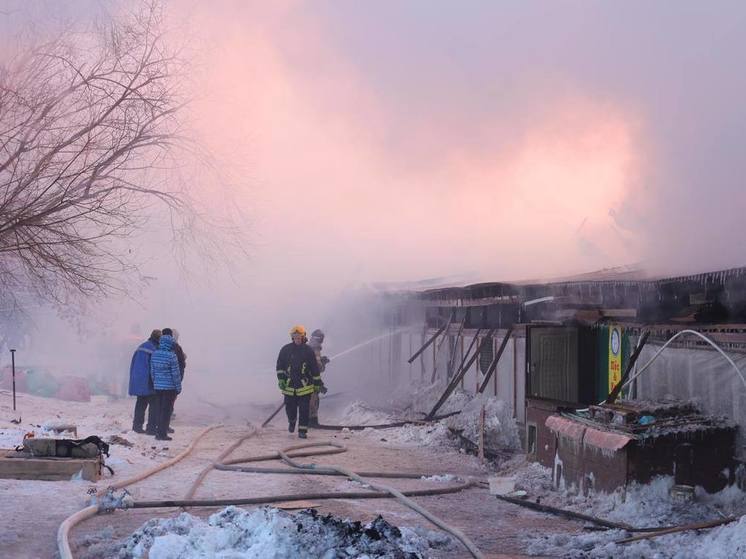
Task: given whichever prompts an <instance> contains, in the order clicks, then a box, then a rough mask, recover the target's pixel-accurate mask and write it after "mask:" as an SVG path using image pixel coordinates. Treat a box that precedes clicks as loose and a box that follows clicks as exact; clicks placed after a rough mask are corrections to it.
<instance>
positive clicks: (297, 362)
mask: <svg viewBox="0 0 746 559" xmlns="http://www.w3.org/2000/svg"><path fill="white" fill-rule="evenodd" d="M290 334H291V336H292V335H293V334H295V335H296V336H297V335H298V334H300V336H301V339H302V341H301V342H300V343H296V342H295V341H293V342H290V343H289V344H287V345H285V346H283V347H282V349H281V350H280V354H279V355H278V356H277V384H278V386H279V388H280V392H282V393H283V395H284V397H285V412H286V413H287V416H288V431H290V432H291V433H292V432H293V431H294V430H295V422H296V419H298V436H299V437H301V438H306V432H307V431H308V412H309V404H310V400H311V394H313V393H314V391H315V390H317V387H319V386H321V375H320V372H319V366H318V363H317V361H316V355H315V354H314V352H313V350H312V349H311V348H310V347H309V346H308V344H307V343H306V342H307V339H306V331H305V328H303V327H302V326H296V327H294V328H293V329H292V330H291V331H290ZM299 416H300V417H299Z"/></svg>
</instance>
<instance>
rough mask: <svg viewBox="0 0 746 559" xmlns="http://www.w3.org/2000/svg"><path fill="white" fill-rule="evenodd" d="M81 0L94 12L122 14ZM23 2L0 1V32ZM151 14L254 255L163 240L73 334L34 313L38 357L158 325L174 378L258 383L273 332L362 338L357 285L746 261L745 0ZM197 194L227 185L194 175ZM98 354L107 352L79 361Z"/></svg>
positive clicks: (269, 389)
mask: <svg viewBox="0 0 746 559" xmlns="http://www.w3.org/2000/svg"><path fill="white" fill-rule="evenodd" d="M55 4H56V3H55ZM97 5H98V6H103V8H102V10H101V13H100V14H99V15H101V14H103V16H102V17H105V16H106V14H107V13H108V14H111V13H116V11H117V9H121V8H122V4H119V3H115V2H111V3H103V4H101V3H97ZM14 9H15V8H14ZM23 9H26V8H25V7H24V6H23V5H22V4H19V5H18V10H21V13H12V14H11V15H9V16H0V20H4V21H3V22H2V25H3V29H4V30H8V31H11V30H13V28H14V26H20V25H21V24H20V23H19V22H21V21H22V20H23V17H22V16H23V14H22V11H23ZM55 9H57V10H61V11H62V12H64V13H59V14H58V15H60V16H64V17H68V18H73V19H74V18H75V17H78V16H79V17H83V16H84V13H87V12H86V11H85V10H86V6H85V4H76V5H68V6H67V7H66V8H64V9H63V8H55ZM168 10H169V14H170V16H171V17H172V18H173V20H174V21H175V22H178V25H180V26H183V32H184V35H185V36H188V37H190V38H191V40H190V48H189V49H188V52H189V56H191V57H192V58H193V64H194V68H195V70H194V73H193V75H192V76H191V80H190V87H191V88H192V90H193V91H192V93H193V98H194V103H193V104H192V106H191V107H190V119H191V122H190V126H191V128H192V129H193V130H195V131H196V132H197V134H198V137H199V140H200V142H202V143H203V144H204V145H205V146H206V147H207V148H208V149H209V150H210V151H212V153H213V154H214V155H215V158H216V161H218V162H219V164H220V166H221V167H223V170H224V171H225V172H226V174H227V175H229V176H231V177H232V184H231V203H235V205H236V207H237V208H239V209H240V210H241V212H243V213H245V214H247V215H249V217H250V221H251V226H250V229H249V231H248V233H249V238H250V239H251V242H250V246H249V252H250V255H249V258H248V259H244V258H242V257H239V256H235V255H234V256H233V257H231V259H232V264H233V267H232V268H231V269H230V270H225V269H223V268H222V267H216V268H214V269H213V268H212V267H211V266H206V267H205V266H202V268H201V269H200V271H199V273H197V274H194V276H192V277H189V278H185V276H184V274H183V273H182V271H181V270H180V269H179V267H178V266H177V264H176V263H174V261H173V260H171V259H170V258H169V254H168V249H167V246H168V243H167V242H165V241H166V240H164V239H161V238H160V237H159V236H157V237H156V240H155V243H154V245H155V248H153V247H152V246H151V247H149V248H148V249H147V250H146V252H147V253H148V258H147V259H146V261H145V263H144V266H143V273H144V274H145V275H146V276H148V277H151V278H153V279H152V280H151V281H150V283H149V284H148V287H147V288H146V289H145V290H144V291H143V292H142V293H141V294H138V295H136V296H135V297H134V300H124V301H116V302H109V303H107V304H105V305H103V306H100V307H98V308H96V309H95V310H94V311H93V312H92V313H91V314H90V318H89V319H86V321H85V322H86V323H85V331H86V337H85V338H84V340H83V341H79V342H77V343H78V345H77V346H75V347H77V348H78V349H75V350H74V351H69V349H70V348H71V347H73V342H72V341H70V338H73V339H78V338H77V336H74V335H73V334H71V333H70V332H67V328H66V327H65V328H61V330H65V334H64V335H63V334H58V333H57V332H56V331H53V330H51V329H50V324H51V322H50V321H47V320H40V321H39V326H38V329H37V331H36V333H35V334H34V340H33V345H32V348H33V349H32V350H31V351H32V352H34V360H35V359H36V358H37V357H39V358H40V359H41V358H43V360H45V361H47V362H49V363H50V364H56V366H61V365H60V363H62V362H63V359H64V360H66V361H65V365H64V366H65V367H66V368H68V367H69V368H74V367H83V365H81V363H83V364H85V367H89V368H94V367H95V368H99V369H100V368H102V367H108V368H109V369H110V370H111V371H112V374H117V375H120V374H124V373H123V371H124V370H125V369H126V365H127V364H126V363H124V362H123V361H122V359H121V357H119V353H120V350H119V349H116V348H115V346H114V342H113V340H117V342H116V343H117V344H119V343H120V342H119V341H118V340H120V339H125V338H127V336H129V335H130V334H131V332H132V331H137V332H139V337H141V338H143V339H144V337H145V336H146V335H147V333H148V332H149V331H150V329H151V328H154V327H161V326H167V325H171V326H175V327H177V328H179V330H180V331H181V333H182V339H183V342H184V347H185V349H186V351H187V353H188V354H189V368H188V371H187V375H190V376H192V375H193V376H192V378H191V380H189V379H188V383H189V382H195V383H196V382H198V381H197V379H198V378H199V379H200V381H199V382H202V383H203V384H204V385H205V386H208V387H209V388H210V389H211V390H214V391H215V392H219V390H218V388H216V387H219V386H222V387H227V388H226V389H225V391H224V392H225V393H224V394H223V396H225V397H226V398H233V399H235V400H240V399H242V398H245V399H251V398H260V397H264V396H266V397H267V398H269V397H275V396H276V395H275V393H274V392H273V390H274V384H273V383H274V373H273V369H274V358H275V356H276V352H277V350H278V349H279V347H280V346H281V345H282V344H283V343H285V342H286V341H287V331H288V329H289V327H290V326H291V325H293V324H295V323H302V324H305V325H306V326H307V327H309V328H310V329H313V328H316V327H322V328H326V329H327V334H328V344H330V346H331V348H332V349H334V350H338V351H341V350H343V349H345V347H342V346H343V344H342V343H341V341H342V340H344V342H345V343H349V344H353V345H354V343H357V342H358V341H360V340H362V339H365V337H366V336H370V335H375V332H374V331H373V330H375V328H373V327H371V326H370V323H371V320H372V319H371V318H370V316H369V315H370V314H371V313H370V308H371V304H370V303H368V302H367V301H366V302H365V303H364V304H360V305H359V306H357V307H355V306H352V305H342V304H340V297H341V296H342V295H340V294H345V293H358V291H357V290H358V288H360V286H364V285H367V284H369V283H370V282H372V281H397V280H415V279H420V278H425V277H437V276H446V275H451V274H469V276H470V277H473V278H474V279H475V280H511V279H523V278H538V277H550V276H558V275H562V274H569V273H576V272H582V271H588V270H592V269H598V268H602V267H610V266H617V265H625V264H631V263H641V264H642V265H643V266H646V267H648V268H650V269H652V270H653V271H655V272H660V273H667V272H685V271H700V270H703V269H708V268H716V267H726V266H733V265H740V264H743V263H744V261H746V253H745V249H744V248H743V247H744V245H743V243H740V242H736V241H734V240H733V236H734V235H737V233H735V232H737V231H738V230H739V226H740V221H741V216H742V215H743V214H744V210H746V194H744V191H743V189H742V188H740V185H739V182H738V181H739V180H740V177H741V176H743V175H744V169H743V166H744V165H746V163H744V159H743V157H742V156H741V145H742V144H743V140H744V138H743V136H744V133H745V132H746V107H744V105H743V103H742V99H743V98H744V94H746V91H745V89H746V77H744V74H743V72H740V71H739V69H740V68H743V67H744V62H746V61H745V60H744V57H746V48H744V46H746V45H744V44H743V43H744V41H746V39H744V37H743V34H742V33H740V29H742V27H743V23H744V19H745V18H746V6H744V5H743V4H741V3H732V4H730V5H720V6H719V7H718V9H717V10H714V9H711V8H708V7H706V6H704V5H702V4H701V3H695V2H679V3H677V4H676V5H670V4H663V3H658V4H650V3H648V4H644V5H643V4H639V5H631V4H610V3H606V4H594V5H588V4H587V3H579V2H578V3H572V2H571V3H562V4H550V3H543V4H539V3H522V2H521V3H518V2H516V3H507V4H506V3H492V2H474V3H472V4H468V5H462V4H459V5H456V4H453V3H450V2H436V3H433V2H426V1H424V0H423V1H416V2H407V3H398V2H397V3H395V2H377V3H366V4H360V3H339V2H313V3H309V2H301V1H297V2H296V1H288V2H272V3H267V2H244V1H238V0H236V1H232V2H220V3H202V2H193V3H182V2H178V3H171V4H169V5H168ZM32 15H33V17H34V18H40V17H42V14H39V13H38V10H36V11H34V12H33V14H32ZM16 24H17V25H16ZM7 36H8V35H6V38H5V39H4V41H5V42H7V41H8V39H7ZM182 39H183V37H182ZM236 177H237V178H236ZM202 194H203V197H204V199H205V200H206V202H205V203H206V204H208V205H209V204H210V203H211V202H209V201H210V200H212V201H213V203H217V202H218V201H220V200H222V199H223V194H222V192H221V191H220V190H212V187H211V186H210V185H209V182H208V183H205V185H204V187H203V192H202ZM138 246H142V242H140V244H139V245H138ZM200 264H201V263H200V262H197V266H196V267H197V268H198V269H199V268H200ZM205 268H207V269H205ZM186 279H188V280H189V281H186ZM355 297H357V296H355ZM348 300H349V299H348ZM355 300H358V301H359V299H355ZM373 322H374V321H373ZM135 337H137V335H135ZM53 340H57V342H56V343H57V344H58V345H60V348H57V347H56V346H55V345H53V344H52V341H53ZM62 340H65V341H64V343H63V342H62ZM121 344H122V346H123V347H128V346H127V344H130V346H131V345H132V342H131V341H123V342H121ZM116 347H118V346H116ZM102 348H103V349H102ZM93 351H95V352H98V353H102V354H103V355H104V356H106V355H110V356H112V359H111V361H109V362H106V359H105V358H101V359H102V361H101V363H102V364H99V365H95V366H94V365H92V363H98V362H99V361H98V359H99V358H98V357H96V358H95V359H94V358H93V357H91V352H93ZM121 352H122V353H126V351H124V350H123V349H122V350H121ZM71 355H75V358H74V359H72V358H71ZM114 355H117V357H116V359H114V358H113V356H114ZM68 362H70V363H69V364H68ZM369 362H370V361H369ZM342 369H344V371H345V372H344V374H345V375H348V377H346V379H347V380H345V382H349V379H350V378H352V379H354V378H356V375H361V376H362V377H366V378H373V377H372V375H373V373H374V371H369V370H366V360H365V359H363V358H362V357H361V358H360V359H358V360H357V361H356V362H355V364H354V366H353V365H350V366H348V367H344V368H343V367H341V366H340V367H339V369H338V370H337V372H332V371H334V369H333V368H331V369H330V373H329V374H330V375H336V374H340V375H341V374H342V372H341V370H342ZM376 374H377V373H376ZM195 377H196V378H195ZM330 378H331V377H330ZM213 380H220V382H213ZM340 382H342V381H340ZM381 384H384V383H379V385H381ZM187 388H188V384H187ZM384 389H385V388H382V390H384ZM228 392H229V393H228Z"/></svg>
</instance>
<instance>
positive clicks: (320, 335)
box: [308, 329, 329, 427]
mask: <svg viewBox="0 0 746 559" xmlns="http://www.w3.org/2000/svg"><path fill="white" fill-rule="evenodd" d="M323 344H324V332H322V331H321V330H318V329H316V330H314V331H313V332H311V340H310V341H309V342H308V345H309V346H310V347H311V349H312V350H313V353H314V355H315V356H316V364H317V365H318V367H319V373H323V372H324V371H325V370H326V365H327V363H329V358H328V357H327V356H326V355H321V350H322V345H323ZM319 392H320V393H321V394H326V386H325V385H324V381H323V380H322V381H321V382H320V384H319V386H318V388H317V389H316V390H315V391H314V393H313V394H311V402H310V406H309V419H308V422H309V425H310V426H311V427H318V426H319Z"/></svg>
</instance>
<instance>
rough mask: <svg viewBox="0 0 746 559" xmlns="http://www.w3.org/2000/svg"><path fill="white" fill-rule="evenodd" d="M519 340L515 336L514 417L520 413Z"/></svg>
mask: <svg viewBox="0 0 746 559" xmlns="http://www.w3.org/2000/svg"><path fill="white" fill-rule="evenodd" d="M517 352H518V341H517V340H516V338H515V336H514V337H513V419H515V418H516V417H517V413H518V410H517V408H518V369H517V367H518V355H517Z"/></svg>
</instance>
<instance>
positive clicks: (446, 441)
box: [373, 422, 456, 447]
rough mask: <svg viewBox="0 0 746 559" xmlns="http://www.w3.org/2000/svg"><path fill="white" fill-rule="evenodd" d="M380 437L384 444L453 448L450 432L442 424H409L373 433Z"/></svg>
mask: <svg viewBox="0 0 746 559" xmlns="http://www.w3.org/2000/svg"><path fill="white" fill-rule="evenodd" d="M373 433H374V434H375V435H376V436H378V437H380V436H381V433H385V434H384V435H383V436H384V437H385V439H386V442H388V443H393V444H396V445H403V446H410V445H411V446H439V447H449V446H451V447H455V446H456V444H455V442H454V440H453V437H452V435H451V432H450V431H449V430H448V427H446V426H445V425H444V424H443V423H440V422H438V423H430V424H427V425H417V424H409V425H404V426H402V427H396V428H394V429H386V431H373Z"/></svg>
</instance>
